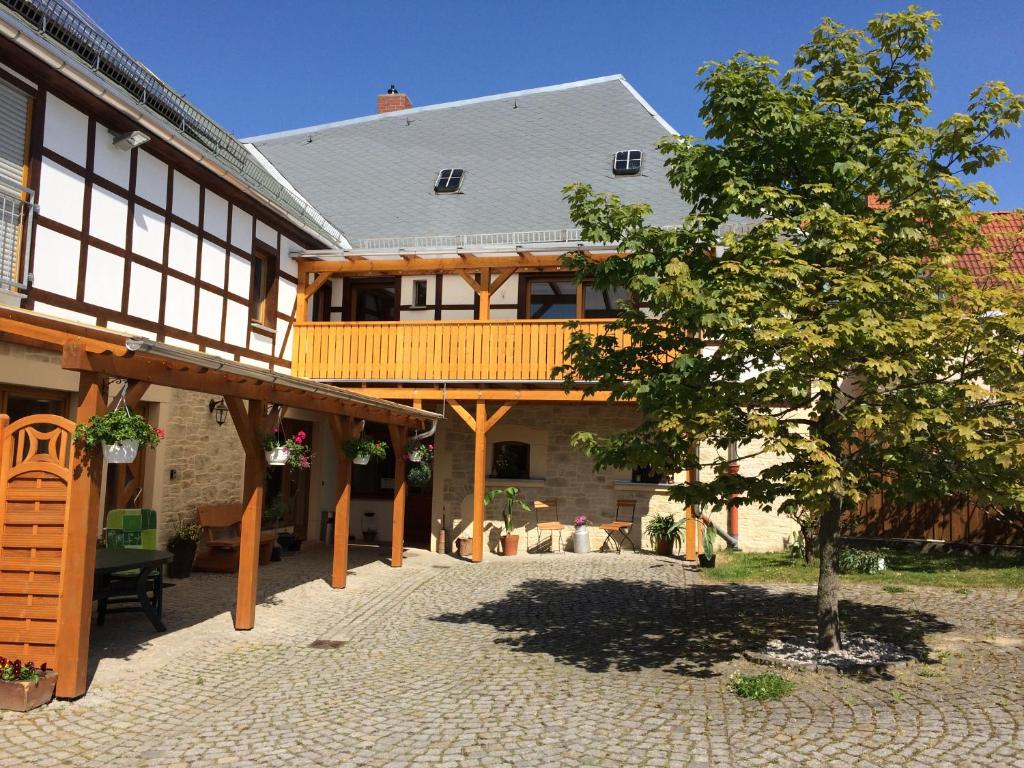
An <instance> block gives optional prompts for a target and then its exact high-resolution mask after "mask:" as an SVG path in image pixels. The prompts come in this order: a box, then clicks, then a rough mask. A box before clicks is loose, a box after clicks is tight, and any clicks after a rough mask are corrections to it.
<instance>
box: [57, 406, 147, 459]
mask: <svg viewBox="0 0 1024 768" xmlns="http://www.w3.org/2000/svg"><path fill="white" fill-rule="evenodd" d="M165 436H166V435H165V433H164V431H163V430H162V429H157V428H155V427H153V426H151V425H150V424H149V422H147V421H146V420H145V419H144V418H142V416H140V415H139V414H137V413H132V411H130V410H129V409H128V407H127V406H125V405H118V406H117V407H116V408H114V410H112V411H108V412H107V413H105V414H103V415H102V416H92V417H90V418H89V421H88V422H87V423H85V424H79V425H78V426H77V427H75V442H76V443H78V444H79V445H80V446H82V447H83V448H84V449H85V450H87V451H92V449H94V448H95V447H96V446H102V447H103V458H104V460H105V461H106V462H107V463H109V464H131V463H132V462H133V461H135V457H136V456H137V455H138V453H139V448H149V447H153V446H156V445H157V444H158V443H159V442H160V441H161V440H162V439H163V438H164V437H165Z"/></svg>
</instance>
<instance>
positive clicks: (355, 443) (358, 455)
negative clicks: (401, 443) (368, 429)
mask: <svg viewBox="0 0 1024 768" xmlns="http://www.w3.org/2000/svg"><path fill="white" fill-rule="evenodd" d="M341 448H342V450H343V451H345V453H346V454H347V455H348V456H349V457H350V458H351V459H352V463H353V464H359V465H360V466H365V465H367V464H369V463H370V462H371V461H380V460H381V459H383V458H384V457H386V456H387V455H388V446H387V443H385V442H384V441H382V440H373V439H371V438H369V437H353V438H352V439H351V440H346V441H345V443H344V444H343V445H342V446H341Z"/></svg>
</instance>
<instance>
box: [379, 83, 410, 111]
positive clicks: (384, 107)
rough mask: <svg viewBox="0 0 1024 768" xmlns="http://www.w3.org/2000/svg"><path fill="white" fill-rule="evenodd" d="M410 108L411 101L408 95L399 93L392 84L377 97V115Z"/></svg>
mask: <svg viewBox="0 0 1024 768" xmlns="http://www.w3.org/2000/svg"><path fill="white" fill-rule="evenodd" d="M411 108H412V102H411V101H409V97H408V96H406V95H405V94H404V93H399V92H398V89H397V88H395V86H394V85H392V86H391V87H390V88H388V92H387V93H382V94H381V95H380V96H378V97H377V114H378V115H383V114H384V113H385V112H400V111H402V110H403V109H411Z"/></svg>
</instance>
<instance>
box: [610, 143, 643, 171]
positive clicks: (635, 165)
mask: <svg viewBox="0 0 1024 768" xmlns="http://www.w3.org/2000/svg"><path fill="white" fill-rule="evenodd" d="M643 161H644V153H643V152H642V151H640V150H639V149H625V150H623V151H622V152H616V153H615V159H614V160H613V161H612V173H614V174H615V175H616V176H635V175H636V174H638V173H640V165H641V164H642V163H643Z"/></svg>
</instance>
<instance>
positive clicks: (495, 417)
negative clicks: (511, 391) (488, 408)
mask: <svg viewBox="0 0 1024 768" xmlns="http://www.w3.org/2000/svg"><path fill="white" fill-rule="evenodd" d="M511 410H512V403H505V404H503V405H500V406H498V410H496V411H495V412H494V413H492V414H491V416H490V418H489V419H487V423H486V424H484V434H486V433H488V432H490V431H491V428H492V427H493V426H494V425H495V424H497V423H498V422H499V421H501V419H502V417H503V416H504V415H505V414H506V413H508V412H509V411H511Z"/></svg>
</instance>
